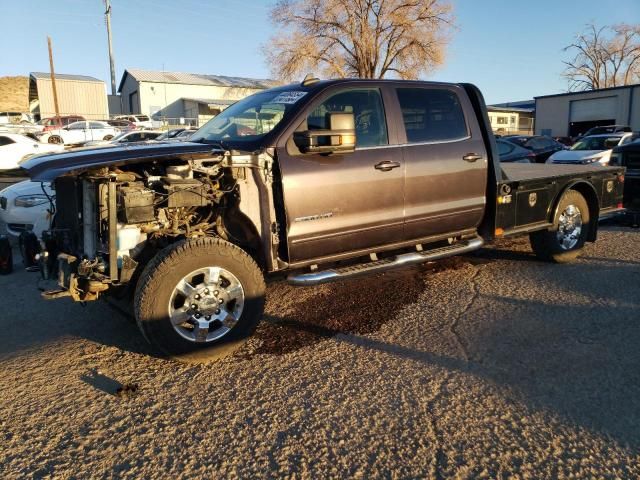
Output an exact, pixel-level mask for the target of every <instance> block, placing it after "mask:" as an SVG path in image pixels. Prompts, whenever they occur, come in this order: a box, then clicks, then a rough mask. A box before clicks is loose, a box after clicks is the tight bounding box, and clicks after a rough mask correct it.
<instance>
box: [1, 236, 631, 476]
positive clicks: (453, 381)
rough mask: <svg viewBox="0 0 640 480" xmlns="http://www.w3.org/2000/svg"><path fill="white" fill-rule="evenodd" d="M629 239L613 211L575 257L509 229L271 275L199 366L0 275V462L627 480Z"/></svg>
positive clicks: (22, 277)
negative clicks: (337, 280)
mask: <svg viewBox="0 0 640 480" xmlns="http://www.w3.org/2000/svg"><path fill="white" fill-rule="evenodd" d="M639 252H640V230H633V229H624V228H617V227H608V228H606V229H605V230H604V231H601V235H600V239H599V241H598V242H597V243H596V244H593V245H589V246H588V247H587V249H586V253H585V255H584V257H583V258H582V259H581V260H580V261H579V262H577V263H575V264H572V265H551V264H546V263H541V262H538V261H536V260H535V259H534V258H533V257H532V255H531V253H530V249H529V247H528V244H527V242H526V240H512V241H503V242H502V243H501V244H499V245H498V246H497V247H496V248H488V249H484V250H482V251H480V252H478V253H477V254H474V255H470V256H466V257H459V258H454V259H449V260H447V261H443V262H439V263H437V264H431V265H426V266H423V267H420V268H413V269H407V270H403V271H397V272H393V273H388V274H385V275H378V276H375V277H369V278H364V279H360V280H354V281H351V282H344V283H341V284H332V285H325V286H321V287H316V288H307V289H294V288H292V287H290V286H288V285H286V284H284V283H281V282H277V283H274V284H272V285H271V286H270V287H269V299H268V308H267V316H266V318H265V321H264V322H263V323H262V324H261V326H260V328H259V329H258V332H257V335H256V336H255V338H254V339H252V340H251V341H250V342H249V344H248V345H247V346H246V347H244V348H243V349H242V350H241V351H240V352H238V353H237V354H236V355H234V356H233V357H230V358H227V359H225V360H223V361H220V362H217V363H212V364H208V365H184V364H177V363H173V362H170V361H166V360H163V359H160V358H157V357H155V356H153V354H152V352H151V351H150V350H149V348H148V347H147V345H146V344H145V342H144V340H143V339H142V337H141V336H140V335H139V333H138V331H137V329H136V326H135V324H133V323H131V322H130V321H129V320H128V319H126V318H125V317H123V316H121V315H119V314H118V313H116V312H114V311H113V310H112V309H110V308H109V307H107V306H106V305H105V304H103V303H95V304H89V305H87V306H86V307H84V308H83V307H81V306H80V305H75V304H73V303H72V302H70V301H68V300H66V299H63V300H58V301H55V302H49V303H45V302H44V301H40V300H39V298H38V292H37V290H36V283H37V277H38V275H37V274H32V273H31V274H30V273H26V272H22V271H19V272H17V273H15V274H13V275H10V276H6V277H0V291H1V292H2V297H1V298H2V299H3V302H2V308H3V311H2V313H0V329H1V330H0V331H2V337H1V338H2V342H0V367H1V371H2V375H1V376H0V391H1V393H2V395H1V396H0V432H1V441H2V444H1V447H0V476H1V477H2V478H7V479H8V478H31V477H35V478H44V477H55V478H105V477H106V478H203V477H207V478H229V477H231V478H237V477H239V478H255V477H274V476H278V477H289V478H326V477H333V478H343V477H363V478H379V477H385V478H436V479H438V478H522V479H524V478H536V479H539V478H554V479H555V478H638V477H639V476H640V369H639V361H640V351H639V349H638V344H639V343H640V321H639V320H640V315H639V313H640V255H639ZM136 387H137V388H136ZM119 390H120V391H119Z"/></svg>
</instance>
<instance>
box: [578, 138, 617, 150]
mask: <svg viewBox="0 0 640 480" xmlns="http://www.w3.org/2000/svg"><path fill="white" fill-rule="evenodd" d="M618 143H620V137H585V138H583V139H582V140H580V141H579V142H578V143H576V144H575V145H574V146H573V147H571V150H609V149H610V148H613V147H615V146H616V145H618Z"/></svg>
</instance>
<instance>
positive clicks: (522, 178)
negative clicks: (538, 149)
mask: <svg viewBox="0 0 640 480" xmlns="http://www.w3.org/2000/svg"><path fill="white" fill-rule="evenodd" d="M500 167H501V169H502V177H503V178H502V180H498V182H497V183H498V184H497V192H496V216H495V235H497V236H502V235H514V234H519V233H526V232H532V231H536V230H540V229H543V228H548V227H549V226H550V225H552V224H553V218H554V212H553V209H555V206H556V205H557V204H558V201H559V199H560V197H561V196H562V194H563V193H564V192H565V191H566V190H567V189H569V188H572V189H575V190H577V191H579V192H580V193H581V194H582V195H583V196H584V197H585V198H587V199H588V200H589V201H590V202H589V203H590V204H591V205H593V206H594V207H593V209H592V211H590V215H591V216H592V217H600V216H604V215H610V214H613V213H615V212H616V211H618V210H621V209H622V205H619V204H618V202H617V200H616V199H617V198H618V197H619V196H620V189H621V183H620V179H621V175H623V172H624V171H623V170H622V169H621V168H620V167H603V166H601V165H548V164H536V163H534V164H500ZM598 205H600V206H602V207H601V208H600V209H598V208H595V206H598Z"/></svg>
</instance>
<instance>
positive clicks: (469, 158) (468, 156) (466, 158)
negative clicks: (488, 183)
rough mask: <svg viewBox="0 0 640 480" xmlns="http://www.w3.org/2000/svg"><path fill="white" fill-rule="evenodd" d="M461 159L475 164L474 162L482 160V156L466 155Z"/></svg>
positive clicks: (475, 154)
mask: <svg viewBox="0 0 640 480" xmlns="http://www.w3.org/2000/svg"><path fill="white" fill-rule="evenodd" d="M462 159H463V160H464V161H465V162H475V161H476V160H482V155H478V154H477V153H467V154H466V155H465V156H464V157H462Z"/></svg>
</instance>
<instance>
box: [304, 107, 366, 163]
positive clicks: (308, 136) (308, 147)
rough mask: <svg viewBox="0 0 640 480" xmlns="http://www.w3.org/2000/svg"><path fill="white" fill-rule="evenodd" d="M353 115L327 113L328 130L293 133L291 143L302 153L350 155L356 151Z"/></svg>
mask: <svg viewBox="0 0 640 480" xmlns="http://www.w3.org/2000/svg"><path fill="white" fill-rule="evenodd" d="M355 124H356V122H355V116H354V115H353V113H327V125H328V126H329V129H328V130H305V131H303V132H295V133H294V134H293V141H294V142H295V144H296V146H297V147H298V148H299V149H300V151H301V152H302V153H338V152H339V153H350V152H353V151H355V149H356V127H355Z"/></svg>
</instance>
